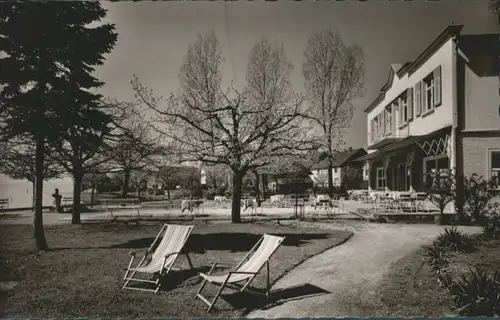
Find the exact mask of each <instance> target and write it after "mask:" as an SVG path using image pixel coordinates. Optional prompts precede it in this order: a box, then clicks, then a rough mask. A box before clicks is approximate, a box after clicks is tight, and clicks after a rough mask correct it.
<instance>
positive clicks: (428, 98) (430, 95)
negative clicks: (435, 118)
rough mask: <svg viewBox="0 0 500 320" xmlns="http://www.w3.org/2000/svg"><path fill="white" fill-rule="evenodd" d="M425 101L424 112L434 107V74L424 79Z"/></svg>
mask: <svg viewBox="0 0 500 320" xmlns="http://www.w3.org/2000/svg"><path fill="white" fill-rule="evenodd" d="M423 89H424V92H423V93H424V101H423V102H424V103H423V112H427V111H429V110H432V109H434V74H432V73H431V74H430V75H428V76H427V77H426V78H425V79H424V88H423Z"/></svg>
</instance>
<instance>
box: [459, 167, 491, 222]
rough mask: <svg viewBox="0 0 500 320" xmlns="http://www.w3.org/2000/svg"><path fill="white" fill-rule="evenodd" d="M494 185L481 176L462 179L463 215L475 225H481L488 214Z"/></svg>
mask: <svg viewBox="0 0 500 320" xmlns="http://www.w3.org/2000/svg"><path fill="white" fill-rule="evenodd" d="M495 193H496V190H495V185H494V183H493V182H492V181H491V180H485V179H484V178H483V176H480V175H478V174H475V173H474V174H473V175H472V176H471V177H470V178H468V177H464V213H465V215H466V216H468V217H470V218H472V220H473V221H475V222H476V223H481V222H482V220H483V219H484V217H485V214H486V213H487V212H488V209H489V204H490V201H491V199H493V198H494V197H495Z"/></svg>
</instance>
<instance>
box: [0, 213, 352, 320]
mask: <svg viewBox="0 0 500 320" xmlns="http://www.w3.org/2000/svg"><path fill="white" fill-rule="evenodd" d="M161 225H162V223H161V222H156V223H150V224H145V223H141V225H139V226H135V225H128V226H126V225H119V226H117V225H115V224H83V225H57V226H48V227H46V230H45V233H46V237H47V240H48V243H49V246H50V248H51V250H50V251H48V252H40V253H37V252H36V251H35V250H33V247H34V239H33V236H32V226H30V225H8V226H6V225H4V226H0V252H1V254H0V257H1V258H0V259H1V260H0V283H1V284H2V286H1V287H0V300H1V302H0V303H1V304H2V305H0V310H4V314H3V315H1V316H3V317H45V318H48V317H61V316H68V317H73V316H88V317H126V318H135V317H160V316H169V317H203V316H210V317H215V316H219V317H238V316H241V315H243V314H244V313H245V312H246V311H249V310H247V309H249V308H250V309H251V308H258V307H264V306H265V304H266V302H265V301H263V300H262V299H258V298H255V297H254V296H250V295H248V294H241V293H234V292H233V291H231V290H229V289H228V290H227V292H226V291H225V293H226V295H224V296H223V297H222V299H220V300H219V302H218V304H217V307H218V310H215V311H214V312H211V313H210V314H208V313H207V312H206V305H205V304H204V303H203V302H202V301H200V300H195V299H194V296H195V293H196V291H197V289H198V286H199V283H200V279H199V277H197V276H196V275H197V273H198V272H206V271H208V269H209V267H210V265H211V262H212V261H218V262H224V263H229V264H232V265H236V263H237V262H239V260H240V259H241V258H242V257H243V256H244V255H245V253H246V252H247V251H248V250H249V249H250V248H251V247H252V246H253V245H254V244H255V242H256V241H257V240H258V239H259V238H260V236H261V235H262V234H263V233H272V234H276V235H284V236H286V239H285V241H284V243H283V244H282V246H281V247H280V248H279V249H278V251H277V252H276V253H275V255H274V256H273V258H272V259H271V277H272V279H271V281H273V282H274V281H276V280H277V279H278V278H279V277H281V276H283V275H284V274H285V273H286V272H287V271H289V270H290V269H292V268H293V267H294V266H296V265H297V264H299V263H300V262H302V261H303V260H305V259H307V258H309V257H311V256H313V255H315V254H318V253H320V252H322V251H324V250H326V249H328V248H330V247H332V246H335V245H337V244H339V243H342V242H344V241H345V240H346V239H347V238H348V237H350V235H351V233H350V232H346V231H326V230H308V229H302V230H301V229H293V228H287V227H279V226H276V225H271V224H256V223H253V224H249V223H245V224H238V225H232V224H229V223H209V222H201V221H200V222H196V227H195V229H194V231H193V234H192V235H191V237H190V239H189V241H188V243H187V248H188V250H189V251H190V256H191V259H192V261H193V264H194V267H195V270H192V271H179V272H177V273H175V272H174V273H171V274H170V275H169V276H168V277H167V278H166V279H165V280H164V285H163V286H162V288H163V291H160V292H159V293H158V294H156V295H154V294H152V293H148V292H139V291H132V290H121V286H122V285H123V275H124V268H125V267H126V266H127V265H128V262H129V259H130V256H129V254H127V252H128V251H130V250H134V249H139V248H147V247H148V246H149V245H150V244H151V242H152V241H153V240H154V237H155V236H156V234H157V232H158V231H159V230H160V228H161ZM178 263H179V264H178V265H177V266H180V267H187V266H188V264H187V261H186V260H185V257H184V256H179V260H178ZM221 271H224V270H221ZM253 284H254V286H256V287H257V288H264V287H265V276H264V273H263V274H262V275H259V276H258V277H257V278H256V279H255V280H254V283H253ZM305 285H306V284H305ZM6 287H9V288H6ZM207 289H210V290H207V291H205V292H206V293H208V296H210V297H211V296H212V295H213V294H214V293H215V290H214V289H215V288H214V287H212V286H207ZM210 291H211V292H210ZM298 295H300V293H298ZM289 296H290V293H288V296H287V297H289ZM275 299H280V297H279V295H277V297H276V298H275ZM281 299H284V298H283V297H281ZM268 303H269V302H268Z"/></svg>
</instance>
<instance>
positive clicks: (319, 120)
mask: <svg viewBox="0 0 500 320" xmlns="http://www.w3.org/2000/svg"><path fill="white" fill-rule="evenodd" d="M305 58H306V61H305V62H304V64H303V68H302V71H303V74H304V78H305V88H306V98H307V102H308V104H309V107H310V109H309V111H308V116H309V117H310V119H312V120H313V121H314V122H315V123H316V125H317V126H318V130H319V131H320V134H321V136H322V139H321V145H320V148H321V149H322V150H325V151H326V152H327V156H328V159H329V161H328V189H329V193H330V195H333V173H332V169H333V158H334V156H335V153H336V151H338V150H339V149H340V148H341V147H342V145H343V144H344V142H343V136H344V133H345V130H346V128H347V127H348V126H349V125H350V123H351V120H352V115H353V105H352V101H353V100H354V99H355V98H357V97H359V96H360V95H362V92H363V83H364V73H365V70H364V54H363V50H362V49H361V48H360V47H359V46H357V45H352V46H346V45H345V44H344V42H343V41H342V38H341V36H340V35H339V34H338V33H334V32H333V31H331V30H327V31H321V32H318V33H315V34H313V35H311V37H310V38H309V41H308V42H307V47H306V51H305Z"/></svg>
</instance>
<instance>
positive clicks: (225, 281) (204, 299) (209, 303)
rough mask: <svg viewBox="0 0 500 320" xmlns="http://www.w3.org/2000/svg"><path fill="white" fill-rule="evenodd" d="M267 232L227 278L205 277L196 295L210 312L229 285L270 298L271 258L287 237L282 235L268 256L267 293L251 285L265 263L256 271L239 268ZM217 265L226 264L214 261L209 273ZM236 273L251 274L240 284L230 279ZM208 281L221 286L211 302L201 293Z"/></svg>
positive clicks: (209, 272) (234, 288) (266, 263)
mask: <svg viewBox="0 0 500 320" xmlns="http://www.w3.org/2000/svg"><path fill="white" fill-rule="evenodd" d="M265 236H266V234H264V235H263V236H262V237H261V238H260V239H259V241H257V243H256V244H255V245H254V246H253V247H252V249H250V251H248V252H247V254H246V255H245V256H244V257H243V259H241V261H240V263H238V265H237V266H236V267H235V268H234V271H233V269H231V270H230V271H229V273H228V274H227V275H226V277H225V279H224V281H223V282H221V283H219V282H210V281H208V280H207V279H206V278H204V279H203V282H202V283H201V286H200V288H199V289H198V291H197V292H196V295H195V299H196V298H199V299H200V300H201V301H203V302H204V303H205V304H206V305H208V309H207V312H210V310H212V308H213V307H214V305H215V303H216V302H217V300H218V299H219V297H220V295H221V293H222V291H223V290H224V289H225V288H226V287H227V288H230V289H233V290H236V291H240V292H243V291H245V290H246V291H248V292H251V293H254V294H258V295H263V296H265V297H266V299H268V298H269V295H270V290H271V279H270V266H269V259H270V258H271V257H272V256H273V254H274V253H275V252H276V250H278V248H279V247H280V245H281V243H282V242H283V240H284V239H285V237H282V239H281V241H280V242H279V244H278V245H277V246H276V248H275V249H274V250H273V251H272V252H271V253H270V254H269V257H268V258H267V260H266V262H265V265H266V293H262V292H259V291H257V290H254V289H252V288H250V287H249V285H250V283H251V282H252V281H253V280H254V279H255V277H256V276H257V275H258V274H259V273H260V271H261V270H262V268H263V267H264V265H262V266H261V267H260V268H259V269H258V270H257V271H256V272H243V271H238V269H239V268H240V267H241V266H242V265H243V263H245V262H246V261H248V260H249V259H250V258H251V257H252V256H253V253H255V251H256V250H257V248H258V247H259V246H260V244H261V243H262V241H263V240H264V238H265ZM217 265H224V264H222V263H217V262H214V263H213V265H212V267H211V268H210V270H209V271H208V273H207V275H211V273H212V272H213V271H214V269H215V267H216V266H217ZM234 274H245V275H251V276H250V277H249V278H248V280H247V279H243V280H240V281H238V282H242V281H246V282H245V284H243V285H239V284H236V283H229V282H228V280H229V278H230V277H231V275H234ZM208 283H211V284H214V285H217V284H219V285H220V287H219V290H218V291H217V294H216V295H215V297H214V299H213V300H212V302H210V301H209V300H208V299H207V298H206V297H204V296H203V295H202V294H201V291H202V290H203V289H204V288H205V286H206V285H207V284H208Z"/></svg>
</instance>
